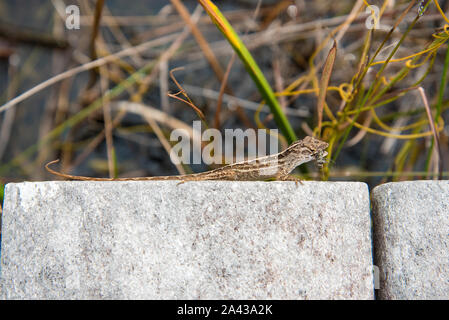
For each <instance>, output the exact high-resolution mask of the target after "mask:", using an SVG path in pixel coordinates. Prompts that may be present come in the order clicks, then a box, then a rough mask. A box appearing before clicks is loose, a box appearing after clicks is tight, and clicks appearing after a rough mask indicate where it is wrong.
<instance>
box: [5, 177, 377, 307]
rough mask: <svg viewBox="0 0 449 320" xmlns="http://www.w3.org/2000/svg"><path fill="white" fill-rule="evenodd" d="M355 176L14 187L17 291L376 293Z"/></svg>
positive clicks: (12, 295)
mask: <svg viewBox="0 0 449 320" xmlns="http://www.w3.org/2000/svg"><path fill="white" fill-rule="evenodd" d="M368 197H369V195H368V188H367V185H366V184H364V183H357V182H338V183H337V182H304V185H298V186H296V185H295V183H294V182H227V181H223V182H213V181H202V182H186V183H184V184H181V185H177V182H176V181H148V182H40V183H30V182H24V183H18V184H8V185H7V186H6V198H5V203H4V212H3V239H2V256H1V268H2V270H1V272H2V275H1V281H2V284H3V286H4V297H5V298H7V299H93V298H95V299H131V298H132V299H143V298H147V299H373V277H372V272H371V271H372V253H371V234H370V212H369V198H368Z"/></svg>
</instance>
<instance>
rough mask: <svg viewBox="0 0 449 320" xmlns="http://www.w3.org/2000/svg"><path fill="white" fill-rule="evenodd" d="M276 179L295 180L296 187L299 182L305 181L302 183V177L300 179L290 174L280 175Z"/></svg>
mask: <svg viewBox="0 0 449 320" xmlns="http://www.w3.org/2000/svg"><path fill="white" fill-rule="evenodd" d="M276 180H280V181H295V185H296V187H298V186H299V184H298V182H299V183H300V184H302V185H304V183H302V181H301V179H299V178H298V177H295V176H291V175H289V174H286V175H282V176H279V177H278V178H277V179H276Z"/></svg>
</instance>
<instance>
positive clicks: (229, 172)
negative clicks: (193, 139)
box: [45, 136, 329, 183]
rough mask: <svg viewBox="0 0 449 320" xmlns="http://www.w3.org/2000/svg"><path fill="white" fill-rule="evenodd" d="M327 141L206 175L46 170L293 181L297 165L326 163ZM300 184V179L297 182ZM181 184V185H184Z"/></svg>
mask: <svg viewBox="0 0 449 320" xmlns="http://www.w3.org/2000/svg"><path fill="white" fill-rule="evenodd" d="M328 146H329V144H328V143H327V142H324V141H321V140H319V139H317V138H314V137H311V136H307V137H305V138H304V139H302V140H297V141H295V142H293V143H292V144H291V145H290V146H289V147H287V148H286V149H285V150H283V151H281V152H279V153H277V154H273V155H268V156H264V157H258V158H255V159H252V160H246V161H241V162H236V163H233V164H229V165H226V166H223V167H220V168H218V169H213V170H210V171H206V172H200V173H193V174H185V175H173V176H153V177H135V178H93V177H85V176H76V175H70V174H66V173H61V172H57V171H55V170H53V169H51V168H50V165H52V164H54V163H57V162H58V161H59V160H53V161H51V162H49V163H47V164H46V165H45V168H46V169H47V171H49V172H50V173H52V174H55V175H57V176H60V177H63V178H66V179H70V180H83V181H146V180H181V181H182V182H185V181H202V180H231V181H232V180H233V181H256V180H267V179H272V178H274V179H275V180H283V181H286V180H292V179H291V178H290V176H289V174H290V172H291V171H293V169H295V168H296V167H297V166H299V165H301V164H303V163H306V162H310V161H316V163H317V165H318V166H319V167H322V165H323V164H324V163H325V162H326V160H325V157H326V156H327V151H325V150H326V149H327V147H328ZM294 180H295V181H297V180H298V179H294ZM182 182H181V183H182Z"/></svg>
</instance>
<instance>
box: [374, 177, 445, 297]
mask: <svg viewBox="0 0 449 320" xmlns="http://www.w3.org/2000/svg"><path fill="white" fill-rule="evenodd" d="M372 201H373V219H374V230H375V231H374V251H375V264H376V265H377V266H378V267H379V271H380V272H379V273H380V288H379V292H378V297H379V298H380V299H449V181H407V182H396V183H387V184H383V185H380V186H378V187H376V188H374V189H373V191H372Z"/></svg>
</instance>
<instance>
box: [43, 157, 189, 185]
mask: <svg viewBox="0 0 449 320" xmlns="http://www.w3.org/2000/svg"><path fill="white" fill-rule="evenodd" d="M58 162H59V159H56V160H53V161H50V162H49V163H47V164H46V165H45V169H47V171H48V172H50V173H52V174H54V175H57V176H59V177H63V178H66V179H70V180H82V181H142V180H183V179H182V178H181V177H180V176H164V177H136V178H93V177H85V176H75V175H71V174H67V173H62V172H58V171H55V170H53V169H51V168H50V166H51V165H52V164H55V163H58Z"/></svg>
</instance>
